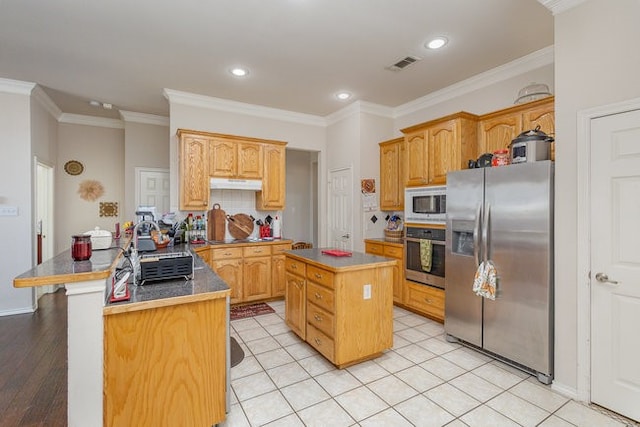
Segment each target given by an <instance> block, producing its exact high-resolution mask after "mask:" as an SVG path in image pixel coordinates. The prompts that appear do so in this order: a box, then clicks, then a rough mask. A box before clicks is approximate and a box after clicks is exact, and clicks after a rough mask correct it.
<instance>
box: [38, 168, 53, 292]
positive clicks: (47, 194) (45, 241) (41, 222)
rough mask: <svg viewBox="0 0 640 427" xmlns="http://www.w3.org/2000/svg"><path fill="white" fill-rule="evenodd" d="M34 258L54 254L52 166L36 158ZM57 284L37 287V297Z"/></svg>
mask: <svg viewBox="0 0 640 427" xmlns="http://www.w3.org/2000/svg"><path fill="white" fill-rule="evenodd" d="M35 193H36V197H35V198H36V206H35V211H36V218H35V220H36V223H35V228H36V239H37V240H36V241H37V244H36V246H35V248H36V251H38V253H37V254H36V258H37V259H38V261H39V262H38V264H39V263H40V262H45V261H47V260H48V259H50V258H52V257H53V255H54V249H53V199H54V197H53V168H52V167H51V166H49V165H46V164H44V163H40V162H39V161H37V159H36V191H35ZM57 288H58V286H56V285H47V286H39V287H38V288H37V297H38V298H39V297H40V296H41V295H42V294H45V293H50V292H55V291H56V289H57Z"/></svg>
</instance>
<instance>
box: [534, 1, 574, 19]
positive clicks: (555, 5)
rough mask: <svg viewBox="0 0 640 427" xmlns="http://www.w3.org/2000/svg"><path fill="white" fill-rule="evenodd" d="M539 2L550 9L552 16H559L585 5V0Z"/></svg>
mask: <svg viewBox="0 0 640 427" xmlns="http://www.w3.org/2000/svg"><path fill="white" fill-rule="evenodd" d="M538 2H539V3H542V5H543V6H544V7H546V8H547V9H549V10H550V11H551V14H552V15H557V14H558V13H561V12H565V11H567V10H569V9H572V8H574V7H576V6H578V5H579V4H581V3H584V2H585V0H538Z"/></svg>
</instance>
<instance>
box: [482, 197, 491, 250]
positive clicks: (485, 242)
mask: <svg viewBox="0 0 640 427" xmlns="http://www.w3.org/2000/svg"><path fill="white" fill-rule="evenodd" d="M490 213H491V204H490V203H487V207H486V208H485V210H484V218H483V220H484V221H483V224H482V246H483V248H482V257H483V258H484V260H485V261H487V260H489V215H490Z"/></svg>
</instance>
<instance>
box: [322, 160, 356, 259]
mask: <svg viewBox="0 0 640 427" xmlns="http://www.w3.org/2000/svg"><path fill="white" fill-rule="evenodd" d="M353 198H354V197H353V169H352V167H351V166H349V167H346V168H340V169H332V170H331V171H329V224H328V226H329V230H328V231H329V239H328V240H329V246H331V247H333V248H336V249H342V250H349V251H352V250H353Z"/></svg>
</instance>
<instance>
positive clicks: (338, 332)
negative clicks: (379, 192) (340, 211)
mask: <svg viewBox="0 0 640 427" xmlns="http://www.w3.org/2000/svg"><path fill="white" fill-rule="evenodd" d="M323 250H324V249H318V248H316V249H302V250H295V251H288V252H286V253H285V256H286V260H285V268H286V293H285V320H286V323H287V325H288V326H289V327H290V328H291V330H292V331H293V332H295V333H296V334H297V335H298V336H300V337H301V338H302V339H304V340H305V341H307V342H308V343H309V344H310V345H311V346H312V347H314V348H315V349H316V350H317V351H318V352H320V354H322V355H323V356H324V357H326V358H327V359H328V360H329V361H330V362H331V363H333V364H334V365H336V366H337V367H338V368H344V367H347V366H350V365H353V364H355V363H359V362H361V361H364V360H368V359H371V358H374V357H377V356H379V355H380V354H382V352H383V351H384V350H387V349H389V348H391V347H392V346H393V278H394V269H396V268H397V263H398V261H397V260H396V259H391V258H384V257H380V256H375V255H367V254H363V253H358V252H353V253H352V254H351V256H342V257H337V256H331V255H326V254H324V253H323Z"/></svg>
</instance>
